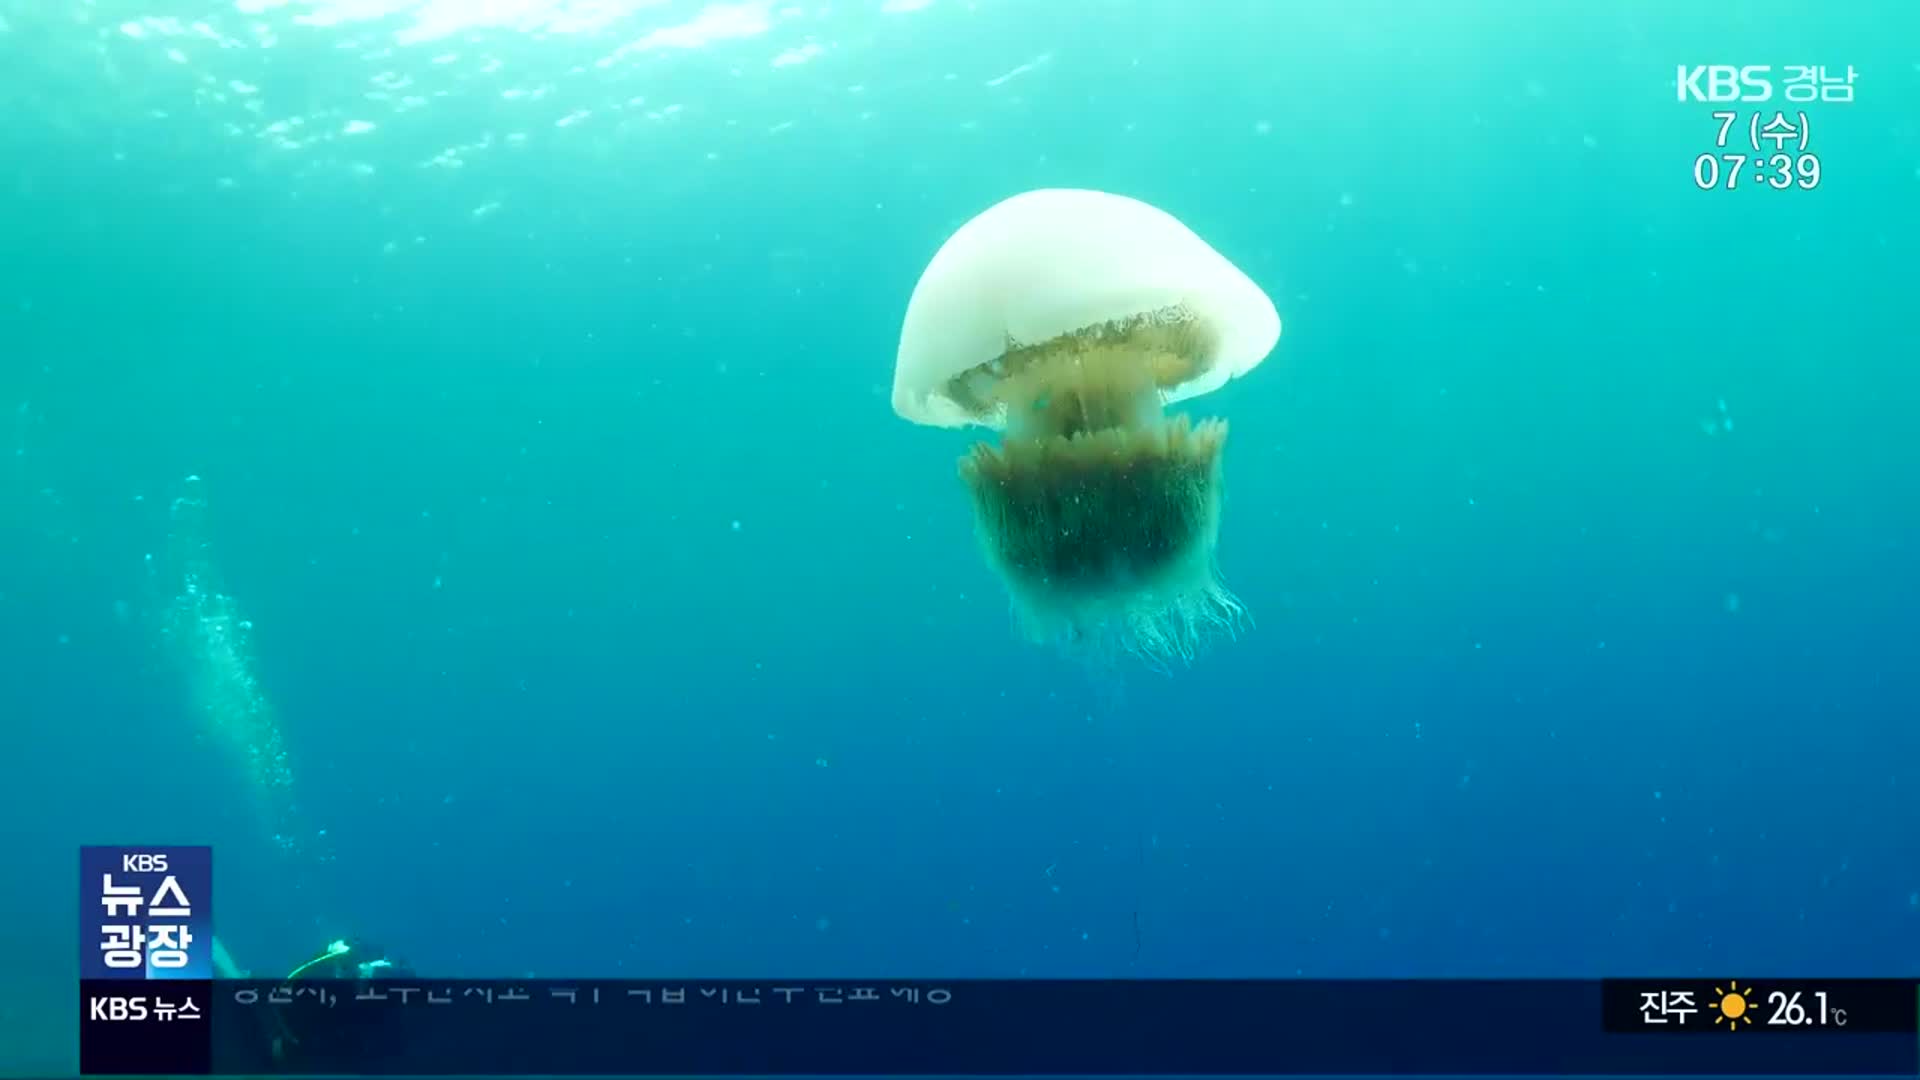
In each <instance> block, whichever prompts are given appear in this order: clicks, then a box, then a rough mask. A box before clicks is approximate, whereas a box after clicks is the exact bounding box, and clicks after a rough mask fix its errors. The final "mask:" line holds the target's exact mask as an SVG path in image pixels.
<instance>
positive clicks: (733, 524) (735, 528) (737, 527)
mask: <svg viewBox="0 0 1920 1080" xmlns="http://www.w3.org/2000/svg"><path fill="white" fill-rule="evenodd" d="M727 527H728V528H730V529H732V530H733V531H734V532H739V531H740V522H739V521H737V520H736V521H733V522H731V523H729V524H728V526H727Z"/></svg>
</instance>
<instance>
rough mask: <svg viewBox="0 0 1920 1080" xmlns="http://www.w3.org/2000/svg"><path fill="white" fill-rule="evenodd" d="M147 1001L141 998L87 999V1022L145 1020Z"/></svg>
mask: <svg viewBox="0 0 1920 1080" xmlns="http://www.w3.org/2000/svg"><path fill="white" fill-rule="evenodd" d="M147 1015H148V1014H147V999H146V998H143V997H97V998H88V999H87V1019H89V1020H145V1019H146V1018H147Z"/></svg>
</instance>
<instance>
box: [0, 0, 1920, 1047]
mask: <svg viewBox="0 0 1920 1080" xmlns="http://www.w3.org/2000/svg"><path fill="white" fill-rule="evenodd" d="M1915 42H1920V13H1917V12H1916V11H1905V10H1899V9H1897V8H1896V7H1895V6H1891V5H1874V4H1865V3H1862V4H1828V5H1822V6H1819V7H1816V8H1809V7H1806V6H1804V5H1798V4H1794V5H1787V4H1774V3H1753V4H1742V5H1728V4H1722V3H1708V2H1705V0H1699V2H1688V3H1678V4H1676V3H1670V2H1661V3H1654V2H1652V0H1644V2H1630V3H1608V4H1598V3H1567V4H1557V5H1537V4H1526V3H1520V2H1518V0H1507V2H1450V3H1417V2H1392V3H1389V2H1385V0H1301V2H1290V0H1266V2H1256V0H1246V2H1231V3H1230V2H1202V0H1188V2H1179V0H1138V2H1122V0H1110V2H1095V0H1078V2H1067V0H1061V2H1043V0H1030V2H1015V0H976V2H959V0H885V2H861V3H854V2H837V3H827V2H824V0H823V2H814V0H794V2H792V3H780V2H772V0H743V2H740V3H730V4H729V3H721V4H711V5H701V4H698V3H680V2H655V3H649V2H645V0H641V2H632V0H629V2H626V3H620V2H617V0H606V2H600V3H591V2H587V0H579V2H576V3H564V2H556V3H545V4H542V3H535V2H533V0H514V2H505V0H499V2H489V3H479V2H477V0H438V2H425V3H415V2H406V0H392V2H390V3H382V2H380V0H335V2H329V3H318V4H313V3H284V2H279V0H241V2H240V3H238V4H210V3H194V2H187V0H180V2H173V3H159V2H157V0H126V2H121V0H99V2H87V3H68V4H59V5H56V4H43V3H33V2H29V0H7V2H5V3H0V105H4V111H0V255H3V256H4V257H3V258H0V440H3V442H0V452H4V453H3V454H0V485H4V487H0V646H4V652H3V653H0V730H4V732H5V741H4V745H5V747H6V748H7V755H8V759H9V760H8V770H7V775H8V777H9V781H8V783H7V784H6V785H5V786H4V789H0V792H3V793H0V836H4V838H5V850H6V851H7V853H8V858H9V864H8V867H7V869H6V872H5V873H6V879H7V884H6V885H5V886H4V887H0V950H4V952H0V955H4V957H5V958H6V961H7V965H8V970H7V972H6V974H5V975H4V976H3V977H0V1047H4V1048H5V1049H4V1052H0V1066H4V1067H5V1068H6V1069H8V1070H10V1071H14V1072H31V1071H43V1072H69V1071H71V1070H72V1069H73V1068H74V1061H73V1053H74V1037H75V1035H74V1032H75V1027H74V1019H73V1010H72V999H71V996H70V995H71V988H72V985H73V980H74V978H75V976H76V972H77V954H76V951H75V936H76V932H75V929H74V927H75V926H76V919H77V908H76V901H77V894H76V886H75V874H74V867H75V858H76V854H75V848H76V847H77V846H78V845H80V844H83V843H167V844H191V843H210V844H213V845H215V849H216V851H215V861H216V889H217V892H216V899H215V902H214V906H215V915H214V919H215V923H216V925H217V926H218V927H219V929H220V933H221V936H222V937H223V938H224V939H226V940H227V941H228V942H229V943H230V945H231V947H232V949H233V951H234V953H235V955H236V958H237V959H238V960H239V962H240V963H241V964H242V966H246V967H252V968H254V969H256V970H260V971H274V970H279V969H289V968H291V967H292V966H294V965H295V964H298V963H300V962H301V961H303V960H305V959H306V958H308V957H309V956H311V955H312V954H313V952H314V951H315V950H317V949H318V948H320V947H321V946H322V945H323V944H324V943H325V942H326V941H327V940H328V939H330V938H332V937H336V936H341V935H362V936H365V937H368V938H371V939H374V940H376V941H378V942H380V943H383V944H385V945H387V946H388V947H389V948H392V949H394V950H396V951H398V952H399V953H401V954H403V955H404V956H405V957H406V958H407V959H409V960H411V961H412V962H413V963H414V964H415V965H416V966H417V967H420V968H422V969H428V970H432V971H437V972H444V973H447V974H454V975H474V976H482V975H489V974H520V973H523V972H532V973H535V974H541V975H553V976H568V975H607V976H619V975H634V976H641V975H647V976H651V975H663V976H677V975H710V976H726V975H730V976H739V977H747V976H754V975H763V974H765V975H771V974H774V973H780V974H784V975H793V974H805V975H845V974H855V973H858V974H869V975H875V976H881V975H915V976H923V977H937V976H942V975H952V976H967V975H974V976H982V975H997V976H1015V975H1034V976H1063V975H1076V976H1107V975H1112V976H1129V977H1131V976H1214V975H1222V976H1224V975H1276V976H1296V975H1299V976H1388V975H1400V976H1479V975H1562V976H1564V975H1599V974H1619V975H1656V974H1665V973H1700V974H1711V975H1714V976H1716V977H1728V978H1736V977H1737V978H1742V979H1745V978H1753V977H1762V976H1765V975H1767V974H1770V973H1804V974H1816V973H1817V974H1826V975H1897V974H1909V975H1910V974H1912V973H1913V972H1914V970H1915V966H1916V963H1917V962H1920V835H1917V834H1920V724H1917V723H1916V721H1917V720H1920V708H1917V707H1916V702H1917V701H1920V669H1916V664H1915V642H1916V641H1920V614H1916V610H1915V604H1916V601H1917V600H1920V560H1916V557H1915V550H1914V543H1913V536H1914V529H1915V527H1916V525H1920V480H1917V479H1916V468H1915V466H1916V464H1920V455H1916V452H1915V449H1914V442H1913V435H1912V431H1913V419H1914V417H1915V416H1916V415H1920V369H1916V367H1915V363H1914V362H1915V358H1916V357H1920V341H1916V334H1915V329H1914V326H1915V323H1914V317H1913V312H1914V297H1915V278H1914V275H1913V271H1912V260H1913V257H1914V252H1915V249H1916V245H1917V244H1920V119H1916V117H1920V46H1917V45H1916V44H1915ZM1709 63H1726V64H1768V65H1773V66H1774V71H1775V73H1776V76H1778V75H1779V74H1780V73H1782V71H1783V66H1784V65H1800V64H1820V65H1828V66H1830V68H1831V69H1832V70H1834V71H1836V72H1837V71H1840V70H1843V69H1845V68H1846V67H1848V66H1849V65H1851V66H1852V67H1853V68H1855V69H1856V70H1857V72H1858V77H1857V81H1856V83H1855V84H1854V86H1855V90H1856V94H1857V96H1856V99H1855V100H1854V101H1853V102H1851V103H1845V104H1842V103H1831V102H1817V103H1814V104H1812V105H1809V106H1792V108H1803V107H1804V108H1805V109H1806V110H1807V113H1808V117H1809V119H1808V125H1809V127H1810V146H1809V149H1810V151H1811V152H1813V153H1816V154H1817V155H1818V156H1819V158H1820V161H1821V163H1822V177H1821V180H1820V183H1819V186H1818V187H1817V188H1815V189H1814V190H1786V191H1776V190H1769V189H1766V188H1762V187H1756V186H1755V185H1754V184H1752V183H1751V182H1745V183H1742V184H1741V185H1740V186H1739V187H1738V189H1736V190H1732V191H1727V190H1711V191H1702V190H1700V189H1699V188H1698V187H1697V186H1696V185H1695V183H1694V181H1693V173H1692V168H1693V163H1694V161H1695V159H1696V157H1697V156H1698V155H1700V154H1702V153H1703V152H1714V151H1715V146H1714V137H1715V129H1716V127H1717V124H1716V123H1715V122H1714V121H1713V120H1712V118H1711V113H1712V112H1713V110H1714V109H1715V108H1717V106H1712V105H1708V104H1703V103H1692V104H1682V103H1679V102H1677V101H1676V99H1675V98H1676V95H1675V69H1676V66H1677V65H1680V64H1709ZM1775 107H1785V106H1780V105H1779V104H1778V103H1775V105H1770V106H1768V107H1767V108H1768V109H1769V110H1771V109H1772V108H1775ZM1740 108H1741V109H1742V116H1743V117H1744V116H1745V114H1746V112H1748V111H1751V107H1747V106H1742V107H1740ZM1735 138H1736V142H1737V140H1738V138H1739V134H1738V132H1736V135H1735ZM1048 186H1073V187H1095V188H1103V189H1107V190H1112V191H1118V192H1122V193H1125V194H1129V195H1133V196H1136V197H1138V198H1142V199H1145V200H1147V201H1149V202H1152V203H1154V204H1156V205H1158V206H1161V207H1163V208H1165V209H1167V210H1169V211H1171V212H1173V213H1174V214H1176V215H1177V216H1179V217H1180V218H1181V219H1182V220H1184V221H1185V222H1187V223H1188V224H1189V225H1191V226H1192V227H1193V228H1194V229H1195V230H1196V231H1198V232H1199V233H1200V234H1201V235H1202V236H1203V237H1205V238H1207V239H1208V240H1209V241H1210V242H1211V243H1212V244H1213V245H1214V246H1215V247H1217V248H1218V249H1219V250H1220V251H1221V252H1222V253H1224V254H1225V255H1227V256H1228V257H1229V258H1231V259H1232V260H1234V261H1235V262H1236V263H1237V264H1238V265H1240V266H1241V267H1242V268H1243V269H1245V270H1246V271H1247V272H1248V273H1249V274H1250V275H1251V276H1252V277H1253V278H1254V279H1255V280H1256V281H1258V282H1259V283H1260V284H1261V285H1262V286H1263V287H1264V288H1265V289H1266V290H1267V292H1268V293H1269V294H1270V295H1271V296H1272V297H1273V298H1274V300H1275V302H1276V304H1277V306H1278V307H1279V310H1280V312H1281V315H1282V318H1283V319H1284V320H1285V333H1284V335H1283V336H1282V338H1281V341H1280V345H1279V347H1278V349H1277V350H1276V352H1275V353H1274V354H1273V356H1272V357H1271V358H1270V359H1269V360H1268V361H1267V362H1266V363H1265V364H1264V365H1263V366H1262V367H1260V368H1259V369H1258V370H1256V371H1254V372H1253V373H1251V374H1250V375H1249V376H1248V377H1247V378H1245V379H1242V380H1238V381H1236V382H1234V383H1232V384H1229V385H1228V386H1227V387H1225V388H1224V389H1222V390H1220V391H1219V392H1218V393H1216V394H1213V395H1210V396H1207V397H1204V398H1201V399H1198V400H1196V401H1193V402H1189V403H1186V406H1185V407H1186V410H1187V411H1189V412H1190V413H1192V414H1193V415H1195V416H1196V417H1201V416H1221V417H1225V418H1227V419H1228V420H1229V421H1230V422H1231V424H1232V434H1231V437H1230V438H1229V440H1228V444H1227V449H1226V469H1227V482H1228V495H1227V503H1226V510H1225V516H1224V520H1223V528H1222V536H1221V542H1220V561H1221V566H1222V569H1223V572H1224V574H1225V576H1226V580H1227V581H1228V583H1229V584H1230V585H1231V587H1232V588H1233V589H1234V590H1235V592H1236V593H1237V595H1239V597H1240V598H1241V599H1242V600H1244V601H1245V602H1246V604H1247V605H1248V607H1249V608H1250V610H1251V612H1252V615H1253V617H1254V619H1255V620H1256V622H1257V626H1256V628H1255V629H1254V630H1253V631H1252V632H1251V633H1249V634H1247V635H1245V636H1243V637H1242V638H1240V639H1239V640H1238V641H1235V642H1222V643H1219V644H1218V645H1216V646H1215V647H1214V648H1212V649H1210V650H1209V651H1208V652H1207V653H1205V654H1204V655H1203V656H1201V657H1200V658H1199V659H1198V660H1197V661H1196V662H1195V663H1194V664H1193V665H1192V666H1191V668H1189V669H1185V670H1181V671H1179V672H1177V673H1176V674H1174V675H1172V676H1170V677H1169V676H1166V675H1161V674H1156V673H1153V672H1151V671H1148V670H1145V669H1143V668H1140V667H1138V666H1137V665H1131V666H1130V665H1124V664H1123V665H1119V666H1117V667H1115V668H1113V669H1111V670H1101V669H1093V670H1089V669H1087V668H1085V667H1083V666H1079V665H1076V664H1074V663H1071V662H1069V661H1066V660H1064V659H1062V658H1061V657H1060V656H1059V655H1057V654H1056V653H1054V652H1051V651H1049V650H1046V649H1043V648H1037V647H1034V646H1032V645H1030V644H1028V643H1026V642H1024V641H1022V640H1021V639H1020V638H1019V636H1018V633H1017V629H1016V627H1015V624H1014V621H1013V619H1012V617H1011V615H1010V612H1009V607H1008V601H1007V598H1006V594H1005V590H1004V588H1003V587H1002V585H1001V583H1000V582H999V581H998V580H996V578H995V577H994V575H993V573H992V572H991V571H990V570H989V569H988V567H987V565H986V563H985V562H984V560H983V558H982V556H981V553H980V549H979V545H978V543H977V541H976V539H975V536H974V534H973V531H972V525H971V522H970V520H969V514H968V510H967V505H966V498H965V494H964V492H963V490H962V488H961V485H960V483H959V481H958V478H957V475H956V471H955V462H956V460H957V459H958V457H959V455H960V454H961V453H962V452H963V451H964V450H965V449H966V447H967V446H968V445H969V443H970V441H971V440H973V439H975V438H977V437H979V435H980V433H979V432H974V433H967V432H954V431H940V430H934V429H928V428H918V427H915V426H913V425H910V424H908V423H906V422H905V421H902V420H900V419H898V418H896V417H895V416H894V415H893V413H892V411H891V408H890V406H889V403H888V387H889V383H890V381H891V376H892V364H893V357H894V348H895V346H896V343H897V336H898V333H899V328H900V320H901V316H902V314H903V312H904V309H905V304H906V300H907V296H908V294H909V293H910V291H911V290H912V287H913V285H914V282H915V280H916V279H917V277H918V275H919V273H920V271H921V270H922V268H923V267H924V266H925V265H926V262H927V260H928V259H929V258H930V257H931V256H932V254H933V252H934V251H935V250H936V249H937V248H938V246H939V244H940V242H941V241H942V240H943V239H944V238H945V237H946V236H947V235H948V234H949V233H951V231H952V230H953V229H955V228H956V227H958V226H959V225H960V224H961V223H962V222H963V221H965V220H966V219H967V218H968V217H970V216H972V215H973V214H975V213H977V212H979V211H980V210H982V209H984V208H986V207H987V206H989V205H991V204H992V203H994V202H995V201H997V200H999V199H1001V198H1004V197H1005V196H1008V195H1011V194H1013V193H1015V192H1018V191H1021V190H1025V189H1029V188H1036V187H1048ZM189 477H194V478H197V479H194V480H189V479H188V478H189Z"/></svg>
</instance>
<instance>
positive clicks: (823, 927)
mask: <svg viewBox="0 0 1920 1080" xmlns="http://www.w3.org/2000/svg"><path fill="white" fill-rule="evenodd" d="M832 926H833V920H831V919H829V918H827V917H826V916H825V915H822V916H820V917H819V918H817V919H815V920H813V928H814V929H815V930H818V931H820V932H821V933H823V934H824V933H826V932H827V930H828V929H829V928H830V927H832Z"/></svg>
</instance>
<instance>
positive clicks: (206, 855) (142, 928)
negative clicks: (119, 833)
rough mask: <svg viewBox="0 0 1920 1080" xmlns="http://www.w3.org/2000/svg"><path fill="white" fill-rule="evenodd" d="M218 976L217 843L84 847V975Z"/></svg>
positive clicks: (82, 957)
mask: <svg viewBox="0 0 1920 1080" xmlns="http://www.w3.org/2000/svg"><path fill="white" fill-rule="evenodd" d="M212 977H213V849H212V848H209V847H83V848H81V849H80V978H81V979H83V980H94V979H127V980H133V979H185V980H206V979H211V978H212Z"/></svg>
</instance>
